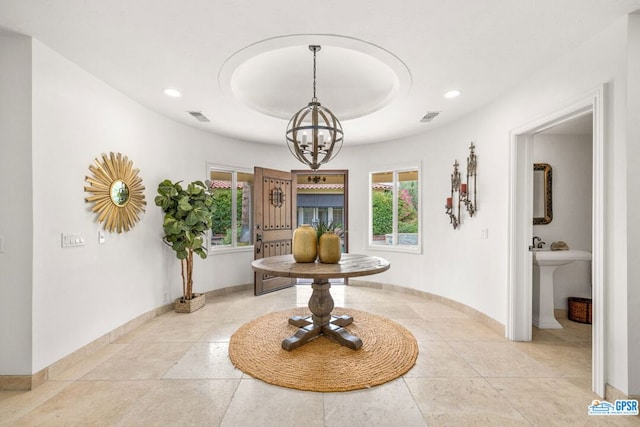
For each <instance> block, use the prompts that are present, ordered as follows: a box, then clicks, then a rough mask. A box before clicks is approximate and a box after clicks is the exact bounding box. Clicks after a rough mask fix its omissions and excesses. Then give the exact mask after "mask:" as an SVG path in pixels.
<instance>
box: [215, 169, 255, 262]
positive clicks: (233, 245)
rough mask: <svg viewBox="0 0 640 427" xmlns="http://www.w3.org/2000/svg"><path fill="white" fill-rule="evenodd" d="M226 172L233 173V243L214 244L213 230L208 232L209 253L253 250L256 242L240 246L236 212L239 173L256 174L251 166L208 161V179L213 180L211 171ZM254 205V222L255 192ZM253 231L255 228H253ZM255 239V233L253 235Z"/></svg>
mask: <svg viewBox="0 0 640 427" xmlns="http://www.w3.org/2000/svg"><path fill="white" fill-rule="evenodd" d="M212 171H215V172H224V173H229V174H231V213H232V217H231V245H214V244H212V242H211V239H212V236H211V230H209V231H208V232H207V242H208V244H207V248H208V251H209V255H215V254H221V253H231V252H253V251H254V245H255V242H253V243H251V244H250V245H245V246H238V218H237V215H236V213H237V212H238V194H237V191H238V188H237V187H238V174H240V173H245V174H250V175H251V176H254V170H253V169H251V168H243V167H236V166H229V165H220V164H216V163H207V175H206V176H207V180H211V172H212ZM251 197H252V205H251V206H250V212H249V215H250V217H251V218H250V221H251V224H253V209H254V207H253V194H252V196H251ZM251 232H252V233H253V230H251ZM252 240H253V235H252Z"/></svg>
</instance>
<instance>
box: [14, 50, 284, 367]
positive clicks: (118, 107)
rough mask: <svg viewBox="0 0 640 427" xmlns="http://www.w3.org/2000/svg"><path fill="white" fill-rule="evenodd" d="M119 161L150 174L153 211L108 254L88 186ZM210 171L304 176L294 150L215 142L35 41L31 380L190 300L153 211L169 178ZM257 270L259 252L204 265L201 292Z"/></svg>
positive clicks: (112, 243)
mask: <svg viewBox="0 0 640 427" xmlns="http://www.w3.org/2000/svg"><path fill="white" fill-rule="evenodd" d="M25 146H26V147H27V149H28V144H25ZM111 151H113V152H121V153H123V154H125V155H126V156H128V157H129V159H130V160H132V161H133V164H134V167H136V168H138V169H139V170H140V173H139V175H140V177H141V178H142V179H143V183H144V185H145V187H146V190H145V198H146V202H147V206H146V212H145V213H144V214H143V215H142V217H141V221H140V222H139V223H138V224H137V225H136V226H135V227H134V229H133V230H132V231H130V232H128V233H122V234H117V233H112V234H110V233H107V239H106V243H105V244H103V245H99V244H98V241H97V233H98V229H99V226H98V224H97V223H96V221H95V220H96V216H95V215H94V214H92V213H91V210H90V208H91V205H90V204H88V203H86V202H85V200H84V198H85V197H86V196H87V194H86V193H85V192H84V186H86V185H87V183H86V182H85V176H87V175H90V171H89V169H88V167H89V165H90V164H92V162H93V161H94V159H95V158H97V157H99V156H100V155H101V154H102V153H108V152H111ZM282 158H286V159H287V160H286V161H285V162H282V161H281V160H280V159H282ZM208 161H209V162H216V163H219V164H225V165H234V166H238V167H253V166H254V164H259V165H262V166H266V167H274V166H286V167H289V166H294V165H295V163H294V159H292V158H291V155H290V154H289V153H288V150H287V149H286V147H282V149H280V148H278V147H273V146H264V145H256V144H248V143H244V142H241V141H235V140H231V139H228V138H223V137H219V136H214V135H211V134H208V133H205V132H201V131H198V130H194V129H193V128H189V127H187V126H184V125H181V124H178V123H176V122H174V121H172V120H169V119H166V118H164V117H162V116H160V115H158V114H155V113H153V112H151V111H149V110H147V109H146V108H144V107H142V106H140V105H139V104H137V103H135V102H133V101H132V100H131V99H129V98H126V97H125V96H123V95H122V94H120V93H119V92H117V91H115V90H113V89H112V88H110V87H109V86H107V85H106V84H104V83H103V82H101V81H99V80H97V79H96V78H94V77H93V76H91V75H89V74H88V73H86V72H85V71H83V70H82V69H80V68H78V67H77V66H75V65H74V64H72V63H71V62H69V61H67V60H66V59H64V58H63V57H61V56H60V55H58V54H57V53H55V52H54V51H52V50H51V49H49V48H48V47H46V46H44V45H42V44H41V43H39V42H38V41H34V43H33V183H34V185H33V204H34V205H33V212H34V218H33V236H34V238H33V246H34V249H33V372H37V371H38V370H40V369H42V368H44V367H46V366H48V365H50V364H52V363H53V362H55V361H56V360H59V359H60V358H62V357H64V356H66V355H67V354H69V353H71V352H73V351H74V350H77V349H78V348H80V347H81V346H83V345H85V344H87V343H89V342H91V341H93V340H95V339H96V338H98V337H100V336H101V335H103V334H105V333H107V332H109V331H111V330H113V329H114V328H116V327H118V326H120V325H122V324H124V323H126V322H127V321H129V320H131V319H133V318H135V317H136V316H138V315H140V314H142V313H145V312H147V311H148V310H151V309H153V308H155V307H158V306H160V305H162V304H163V303H166V302H170V301H172V300H173V299H175V298H176V297H178V296H179V295H180V294H181V281H180V280H181V279H180V273H179V272H180V267H179V262H178V260H177V259H176V258H175V255H174V252H172V250H171V249H170V248H168V247H166V246H164V245H163V244H162V243H161V235H162V215H161V211H160V208H158V207H156V206H155V205H154V202H153V200H154V197H155V194H156V189H157V185H158V183H159V182H160V181H162V180H163V179H165V178H169V179H171V180H174V181H177V180H184V181H191V180H194V179H205V178H206V163H207V162H208ZM7 181H8V182H15V181H16V178H15V176H12V177H11V178H10V179H7ZM28 229H30V227H29V228H28ZM65 232H66V233H82V234H83V235H84V236H85V238H86V245H85V246H83V247H76V248H65V249H63V248H61V244H60V239H61V237H60V236H61V233H65ZM251 259H252V252H250V251H249V252H245V253H234V254H226V255H216V256H210V257H209V258H207V259H206V260H200V259H199V258H198V259H197V260H196V265H195V272H194V281H195V283H194V288H195V290H196V291H198V292H206V291H209V290H214V289H219V288H223V287H227V286H233V285H238V284H246V283H250V282H252V280H253V273H252V271H251V268H250V261H251ZM29 318H30V316H29ZM3 348H4V346H3Z"/></svg>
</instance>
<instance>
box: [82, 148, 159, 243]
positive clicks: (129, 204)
mask: <svg viewBox="0 0 640 427" xmlns="http://www.w3.org/2000/svg"><path fill="white" fill-rule="evenodd" d="M89 170H90V171H91V172H92V173H93V176H87V177H85V180H86V181H87V182H88V183H89V184H90V186H88V187H84V191H86V192H88V193H91V194H92V195H91V196H88V197H86V198H85V200H86V201H87V202H88V203H93V208H92V209H91V210H92V211H93V212H96V213H97V214H98V222H104V229H105V230H107V231H110V232H113V231H117V232H118V233H121V232H123V231H129V230H131V229H132V228H133V227H134V226H135V225H136V222H138V221H139V220H140V217H139V214H140V212H144V206H145V205H146V204H147V202H146V201H145V200H144V186H143V185H142V178H140V177H139V176H138V172H139V170H138V169H134V168H133V162H132V161H131V160H129V159H128V158H127V156H124V155H122V154H120V153H115V154H114V153H109V156H107V155H106V154H103V155H102V161H100V160H99V159H95V161H94V164H92V165H90V166H89Z"/></svg>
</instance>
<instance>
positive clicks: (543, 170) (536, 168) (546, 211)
mask: <svg viewBox="0 0 640 427" xmlns="http://www.w3.org/2000/svg"><path fill="white" fill-rule="evenodd" d="M538 175H540V176H538ZM551 182H552V171H551V165H549V164H548V163H534V164H533V193H534V195H533V200H534V212H533V225H542V224H549V223H550V222H551V221H552V220H553V197H552V192H551ZM538 183H540V184H542V185H537V184H538ZM536 198H538V199H539V200H540V202H542V203H543V207H542V211H543V212H542V216H536V214H538V215H539V214H540V212H536V208H535V206H536Z"/></svg>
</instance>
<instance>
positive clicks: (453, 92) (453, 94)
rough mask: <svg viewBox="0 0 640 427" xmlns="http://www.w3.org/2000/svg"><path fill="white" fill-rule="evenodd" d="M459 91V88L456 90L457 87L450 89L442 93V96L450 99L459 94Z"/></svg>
mask: <svg viewBox="0 0 640 427" xmlns="http://www.w3.org/2000/svg"><path fill="white" fill-rule="evenodd" d="M460 93H461V92H460V91H459V90H457V89H455V90H450V91H449V92H447V93H445V94H444V97H445V98H449V99H451V98H455V97H456V96H458V95H460Z"/></svg>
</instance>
